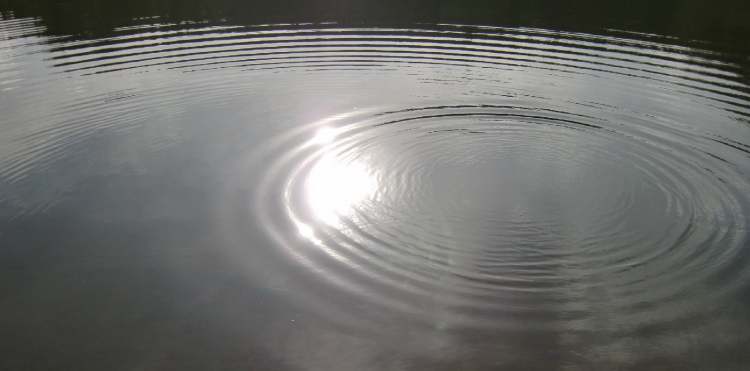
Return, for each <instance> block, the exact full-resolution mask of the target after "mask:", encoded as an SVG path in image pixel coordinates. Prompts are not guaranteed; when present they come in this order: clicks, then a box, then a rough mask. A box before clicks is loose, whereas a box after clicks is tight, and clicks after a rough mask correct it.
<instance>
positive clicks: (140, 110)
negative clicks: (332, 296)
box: [0, 25, 750, 330]
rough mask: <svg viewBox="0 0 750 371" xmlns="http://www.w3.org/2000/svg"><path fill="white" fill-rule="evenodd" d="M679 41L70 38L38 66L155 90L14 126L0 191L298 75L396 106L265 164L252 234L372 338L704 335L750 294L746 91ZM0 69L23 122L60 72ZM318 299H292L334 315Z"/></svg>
mask: <svg viewBox="0 0 750 371" xmlns="http://www.w3.org/2000/svg"><path fill="white" fill-rule="evenodd" d="M4 37H5V38H9V39H10V38H15V37H20V36H18V34H17V33H9V34H8V35H7V36H4ZM664 41H665V39H662V38H658V37H651V36H648V37H646V36H644V37H643V38H641V39H633V38H627V37H623V36H622V35H621V34H612V35H609V36H603V35H587V34H578V33H564V32H556V31H549V30H539V29H522V28H500V27H469V26H460V25H431V26H426V25H425V26H424V28H423V29H398V28H345V27H339V26H337V25H272V26H253V27H240V26H237V27H234V26H219V27H208V26H205V25H189V26H186V25H159V26H153V27H151V26H147V25H146V26H143V27H137V28H132V29H122V30H118V31H116V35H114V36H112V37H110V38H106V39H99V40H83V41H81V40H67V39H64V38H63V39H60V40H57V41H56V42H55V43H53V44H52V46H51V47H50V49H49V50H48V52H49V53H51V57H50V58H49V59H47V60H46V61H45V62H47V63H48V64H49V65H51V67H52V68H53V70H54V71H55V72H57V73H59V74H60V75H64V74H78V75H86V76H85V77H84V76H78V77H80V78H81V79H82V81H89V82H90V81H97V82H102V84H100V85H106V84H104V82H108V81H110V80H108V79H111V80H112V81H116V82H117V81H119V80H117V79H121V78H123V77H125V78H129V77H131V76H134V75H136V74H139V75H140V74H146V73H157V72H158V76H159V78H160V79H157V78H154V79H153V80H154V81H157V80H158V81H159V82H160V83H159V84H144V85H143V86H136V87H135V88H132V89H131V90H132V91H131V90H124V91H122V92H119V93H117V94H109V95H108V96H105V97H104V99H102V97H101V96H91V97H88V98H89V99H81V97H80V96H74V97H73V98H71V101H70V102H63V103H64V104H60V105H56V106H55V107H54V110H52V111H51V112H50V113H49V114H48V115H46V116H40V117H39V118H38V120H36V121H38V123H36V124H35V125H36V126H34V127H33V128H31V129H29V128H28V127H26V126H25V125H21V124H18V125H16V127H17V128H16V129H15V130H16V131H14V133H20V134H17V135H13V137H14V138H13V139H14V140H13V141H12V143H10V144H12V145H13V146H11V145H8V146H6V148H7V149H6V150H4V152H3V156H2V159H0V177H2V178H3V179H5V180H7V181H8V182H9V183H13V182H18V181H20V180H22V179H24V176H26V175H27V173H29V172H31V171H33V170H34V169H37V168H42V167H52V163H53V162H55V161H58V160H59V159H60V158H61V157H63V156H65V155H67V154H68V152H70V148H72V147H73V146H74V145H76V144H80V143H81V142H84V141H86V140H88V138H91V137H94V136H95V135H96V134H98V133H100V132H102V131H106V130H115V129H119V130H123V129H124V128H127V126H128V125H136V124H137V125H147V124H148V122H152V121H153V117H154V114H153V113H152V112H151V111H150V110H149V108H153V107H152V106H153V105H154V104H155V103H153V102H158V105H159V109H160V112H164V111H168V110H167V108H171V109H173V110H174V111H175V113H174V115H178V114H179V113H180V112H182V110H183V109H187V108H189V107H190V106H191V105H192V104H204V105H208V104H213V103H215V102H226V101H229V100H230V99H231V98H236V97H242V96H246V95H247V94H248V91H249V90H250V89H252V88H258V87H259V84H257V83H254V82H253V79H254V78H257V77H261V78H266V79H269V80H264V81H282V80H283V81H287V80H284V74H285V73H298V74H299V75H295V76H296V77H295V78H294V79H291V80H293V81H294V84H295V85H293V86H292V87H290V86H282V87H281V88H280V90H282V92H286V91H293V90H295V89H299V90H302V89H310V91H311V92H313V93H315V94H318V93H320V94H322V95H325V94H326V93H328V92H329V91H334V90H336V89H338V88H337V86H338V87H340V86H343V87H344V88H342V89H346V88H348V87H349V85H346V84H348V83H350V81H359V80H357V79H361V76H370V77H374V78H373V79H371V80H368V81H369V82H373V81H379V82H381V83H382V84H383V85H388V84H392V85H396V86H400V87H403V88H404V90H405V91H404V92H399V91H397V89H390V90H388V89H386V88H384V87H383V86H375V87H369V86H362V87H358V88H357V90H351V91H346V93H347V94H359V95H363V96H369V97H374V99H373V100H372V102H371V104H370V105H368V106H367V107H364V108H356V109H352V110H350V111H347V112H346V113H342V114H340V115H337V116H334V117H331V118H330V119H327V120H323V121H321V122H315V123H312V124H309V125H303V124H305V123H300V125H301V127H300V128H298V129H296V130H293V131H291V132H287V133H283V134H281V135H279V137H278V138H274V139H273V140H271V141H269V144H268V145H267V146H265V147H263V148H262V149H259V150H258V151H257V152H255V153H254V154H255V155H257V156H258V158H262V159H264V160H265V159H272V160H271V161H269V162H262V163H261V162H258V163H256V165H257V166H255V167H253V169H252V171H253V172H262V174H263V182H262V183H261V184H260V185H259V186H258V187H257V189H255V190H254V192H255V193H254V194H253V195H252V197H253V200H254V202H253V204H252V210H254V211H255V212H256V215H254V217H253V218H251V219H252V220H242V221H241V222H242V223H257V224H259V225H260V227H261V228H262V229H263V230H264V231H267V232H268V233H269V234H270V235H271V236H273V238H274V239H275V241H276V242H277V245H278V247H279V248H280V249H281V250H282V251H283V252H284V253H285V257H287V258H289V260H290V261H293V262H296V263H300V264H302V265H303V266H305V267H306V268H308V269H309V272H311V273H312V274H313V276H314V277H315V278H316V279H317V280H319V281H320V282H323V283H324V284H325V285H326V286H325V287H326V288H331V287H335V288H336V290H340V291H336V292H343V293H345V294H346V295H344V296H350V297H357V298H360V299H362V300H364V302H366V303H369V304H372V307H373V308H376V309H372V310H370V311H366V312H363V313H362V314H361V318H359V320H365V319H366V318H368V317H367V316H368V314H366V313H372V312H373V311H375V312H377V311H380V310H382V311H383V312H388V313H391V312H393V313H399V314H404V315H408V316H413V317H414V318H418V319H420V320H423V321H424V322H425V323H428V324H430V325H433V326H438V327H452V326H454V327H459V328H471V329H490V330H492V329H497V328H512V327H519V328H523V329H529V328H539V329H548V328H552V327H556V328H559V327H562V328H564V329H582V330H592V329H601V324H602V323H605V324H606V325H607V326H611V327H612V328H617V329H626V330H630V329H635V328H638V327H640V326H644V325H658V324H660V323H665V322H669V321H681V320H689V319H691V318H692V317H693V316H696V315H699V314H701V313H702V314H705V313H707V310H708V309H706V308H711V306H712V305H713V304H714V303H720V302H721V301H720V300H718V299H719V298H722V297H725V296H728V295H730V294H731V293H733V292H736V291H737V290H738V288H739V287H740V286H742V285H745V284H746V282H747V279H748V278H749V277H748V273H749V272H748V270H747V268H746V267H747V266H748V263H750V261H749V259H750V254H748V252H747V249H748V241H749V240H748V235H747V232H748V215H750V196H748V194H750V192H748V190H749V189H750V165H748V164H750V161H748V157H750V134H748V122H749V119H750V103H749V102H750V89H749V88H748V87H747V86H746V85H745V84H744V83H743V81H742V76H741V73H742V71H741V67H740V66H737V65H733V64H731V63H727V62H722V61H721V58H720V56H717V55H716V54H715V53H713V52H711V51H709V50H704V49H696V48H691V47H686V46H680V45H675V44H666V43H662V42H664ZM45 47H46V46H45ZM22 54H23V52H22V51H18V50H17V48H12V49H11V48H8V49H7V50H6V49H3V50H2V51H0V56H2V57H3V58H4V59H7V60H8V61H13V60H15V59H17V58H20V57H19V56H21V55H22ZM5 64H6V65H5V66H0V67H2V69H3V75H2V76H0V77H3V76H4V77H3V79H4V81H0V82H2V83H4V85H7V86H9V89H10V88H13V89H16V90H15V91H16V92H18V93H17V94H21V95H19V97H20V98H19V99H17V101H18V103H19V105H30V104H32V103H33V102H34V100H33V99H21V98H26V97H32V96H34V93H35V92H36V91H35V90H34V89H35V86H36V87H38V86H43V85H44V83H46V81H40V80H42V79H43V78H45V77H46V76H43V77H39V76H22V77H23V78H24V79H28V80H27V81H29V82H27V83H26V85H24V84H21V83H19V81H26V80H22V79H21V77H18V76H19V75H20V72H19V71H17V70H16V69H17V66H16V64H11V63H5ZM169 73H174V74H178V76H181V77H184V81H182V82H179V83H175V82H174V81H177V80H179V79H176V78H173V75H169ZM141 77H142V76H141ZM305 78H315V79H316V80H315V81H316V82H320V81H323V82H327V83H328V85H322V84H320V85H315V86H309V85H306V84H305ZM86 79H89V80H86ZM409 79H410V80H409ZM60 80H64V79H60ZM165 81H166V82H165ZM404 81H406V82H404ZM152 82H153V81H152ZM279 84H281V83H279ZM337 84H339V85H337ZM399 84H401V85H399ZM417 85H419V86H417ZM260 88H264V89H268V91H271V92H275V91H273V87H267V86H261V87H260ZM370 88H371V89H370ZM284 89H286V90H284ZM378 89H381V90H382V91H383V92H388V93H391V92H392V93H393V95H389V94H386V93H383V94H377V93H378ZM409 89H413V90H409ZM368 90H372V91H374V93H373V92H369V93H368ZM311 94H312V93H311ZM368 94H369V95H368ZM40 115H41V114H40ZM60 117H62V118H64V119H60ZM53 118H54V119H53ZM262 118H263V117H261V119H262ZM17 121H19V122H20V120H17ZM9 137H10V136H9ZM264 139H265V138H264ZM170 143H171V142H170ZM157 144H159V145H160V146H161V145H162V144H161V142H160V143H157ZM165 146H166V145H165ZM243 160H246V159H243ZM54 198H55V199H57V197H54ZM233 201H235V200H233ZM234 207H236V208H239V207H241V208H243V209H244V208H248V205H247V204H245V203H235V205H234ZM252 238H253V236H249V237H248V239H252ZM268 269H273V267H269V268H268ZM306 284H307V283H305V282H303V283H300V287H306V286H305V285H306ZM311 285H312V284H311ZM311 295H313V294H307V293H305V292H304V289H301V290H300V292H299V293H296V294H295V296H298V297H299V298H300V300H303V301H308V302H309V301H311V300H317V301H324V299H321V298H315V299H311V298H310V296H311ZM342 305H346V304H341V303H333V302H326V303H323V307H322V308H331V307H334V306H338V307H341V306H342ZM372 316H373V317H376V316H375V315H372Z"/></svg>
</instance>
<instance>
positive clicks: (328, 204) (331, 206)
mask: <svg viewBox="0 0 750 371" xmlns="http://www.w3.org/2000/svg"><path fill="white" fill-rule="evenodd" d="M336 134H337V133H336V130H335V129H331V128H327V127H326V128H322V129H320V130H318V132H317V134H316V136H315V137H314V139H313V142H314V143H318V144H321V145H324V144H328V143H330V142H332V141H333V140H334V139H335V136H336ZM376 190H377V182H376V180H375V177H374V176H373V174H372V172H371V170H370V169H369V168H368V166H367V165H366V164H365V163H364V162H362V161H345V160H343V159H341V158H338V157H337V156H335V155H334V154H331V153H325V152H324V153H323V155H321V157H320V158H319V160H318V161H317V162H316V164H315V165H314V166H313V168H312V169H311V170H310V173H309V174H308V178H307V180H306V183H305V192H306V194H305V196H306V198H307V202H308V205H309V206H310V209H311V210H312V212H313V214H314V216H315V218H316V219H318V220H319V221H321V222H323V223H325V224H328V225H330V226H338V225H339V224H340V218H341V217H345V216H347V215H349V214H351V212H352V210H353V208H354V207H356V206H357V205H358V204H360V203H361V202H363V201H365V200H366V199H368V198H371V197H372V196H373V195H374V193H375V191H376Z"/></svg>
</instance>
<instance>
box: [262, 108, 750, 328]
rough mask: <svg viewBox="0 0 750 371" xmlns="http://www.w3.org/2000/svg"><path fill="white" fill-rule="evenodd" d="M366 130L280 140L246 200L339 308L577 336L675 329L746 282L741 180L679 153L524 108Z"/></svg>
mask: <svg viewBox="0 0 750 371" xmlns="http://www.w3.org/2000/svg"><path fill="white" fill-rule="evenodd" d="M599 113H600V114H601V115H602V116H604V115H605V114H606V113H607V112H606V111H603V110H602V111H600V112H599ZM363 116H364V117H356V116H355V117H347V118H345V119H340V120H338V121H337V122H335V125H333V124H331V125H325V126H320V125H315V126H314V128H315V130H317V131H314V132H310V131H306V132H304V133H300V134H299V136H297V135H294V136H290V137H289V138H287V140H288V141H289V142H288V143H285V144H283V145H281V147H282V148H289V145H290V144H291V143H295V142H296V143H302V144H301V145H300V146H299V147H297V149H296V150H294V151H291V152H288V153H287V154H286V156H283V157H282V159H281V160H280V161H279V162H278V163H276V164H275V165H274V166H273V167H272V170H271V172H270V173H269V178H268V182H267V183H266V184H265V186H264V187H262V189H261V191H260V195H259V203H260V204H261V205H262V206H261V210H263V212H262V213H265V214H262V216H263V220H277V223H280V224H277V225H273V226H271V230H272V231H273V233H274V234H275V236H276V238H277V240H278V241H279V243H280V245H281V246H283V247H285V248H286V249H288V253H289V254H290V255H292V256H294V259H295V260H297V261H301V262H305V264H306V265H308V266H309V267H310V268H311V269H313V270H315V271H317V272H319V273H320V274H321V275H324V276H325V277H326V278H328V279H330V280H331V281H332V282H335V283H337V284H339V285H340V286H341V287H344V288H347V289H349V290H351V292H352V293H359V294H363V295H366V296H369V297H372V298H374V299H373V300H374V301H376V302H380V303H389V304H390V305H392V306H393V308H398V309H400V310H403V311H406V312H408V313H411V314H414V315H420V314H422V315H423V314H426V313H428V312H429V310H428V311H427V312H425V313H422V311H424V310H425V308H426V306H425V305H426V304H425V303H430V302H432V303H433V305H435V303H436V302H438V303H439V307H440V312H441V313H442V314H441V315H440V319H439V321H440V324H441V325H449V324H450V325H455V326H472V327H478V326H482V328H495V326H504V325H510V324H515V325H516V326H523V327H524V328H528V327H529V326H531V327H534V326H535V325H539V326H544V325H545V321H550V323H559V321H560V318H559V314H560V313H562V314H563V316H564V319H565V321H566V325H567V326H572V327H574V328H582V329H583V328H586V327H587V326H588V325H587V321H588V320H590V318H589V317H590V315H591V314H592V313H594V312H596V311H600V310H602V309H604V308H607V310H608V311H610V312H614V313H618V315H619V316H618V320H619V321H623V322H622V324H627V323H639V324H643V323H648V322H651V321H664V320H673V319H676V318H678V317H679V316H681V315H685V314H686V313H685V312H686V310H687V311H689V310H690V308H691V306H690V302H691V301H695V300H699V301H701V302H703V303H704V304H705V303H710V301H711V300H712V299H714V298H715V295H721V293H722V292H726V291H731V290H732V286H733V282H734V283H737V281H734V280H736V279H737V278H738V277H737V275H738V274H745V273H743V272H742V269H741V267H738V265H737V259H739V258H741V256H742V254H743V250H744V249H745V248H746V243H747V237H746V232H747V231H746V227H747V219H746V213H747V201H748V200H747V196H746V195H745V192H744V191H743V189H747V186H748V183H747V180H746V178H745V177H744V176H743V175H742V174H739V173H737V172H736V169H734V168H733V167H732V166H731V165H728V164H725V163H722V162H721V161H718V160H717V159H716V158H713V157H711V155H710V154H708V153H705V152H702V151H700V150H699V147H698V144H696V143H691V142H690V138H686V137H681V136H679V135H678V134H677V133H653V132H649V131H648V129H649V127H637V124H635V123H637V122H638V119H637V118H635V117H633V120H632V121H631V123H633V125H632V127H627V128H626V127H622V128H619V127H618V128H613V127H612V125H611V123H608V120H607V119H605V118H602V117H596V116H593V115H588V114H580V113H569V112H563V111H560V110H556V109H542V108H538V107H536V106H526V107H524V106H511V105H462V106H437V107H422V108H410V109H404V110H400V111H393V112H386V113H374V114H373V113H370V114H366V115H363ZM644 125H646V123H644ZM311 130H312V129H311ZM302 138H309V140H307V141H304V140H303V139H302ZM708 163H711V165H712V166H711V167H710V170H709V168H706V165H707V164H708ZM282 190H283V191H282ZM279 209H284V210H286V212H285V215H281V216H279V215H276V217H273V216H272V214H273V212H271V211H270V210H279ZM289 225H293V226H295V228H296V229H297V231H298V236H295V235H290V234H289V233H285V232H284V231H288V230H289V228H288V227H289ZM313 246H314V247H313ZM333 262H335V264H332V263H333ZM727 278H729V279H728V281H726V282H724V280H727ZM712 280H721V281H722V285H721V287H722V288H721V289H719V290H713V292H710V293H705V292H702V291H703V290H704V289H703V287H704V286H703V285H704V284H705V283H706V282H710V281H712ZM740 281H741V280H740ZM697 298H699V299H697ZM686 301H687V303H686ZM692 304H695V303H692ZM393 308H392V309H393ZM427 308H430V306H427ZM432 309H434V307H433V308H432ZM676 316H677V317H676ZM519 319H528V320H535V321H536V322H535V324H529V323H528V322H520V321H518V320H519ZM431 320H435V319H433V318H431ZM634 321H635V322H634Z"/></svg>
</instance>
